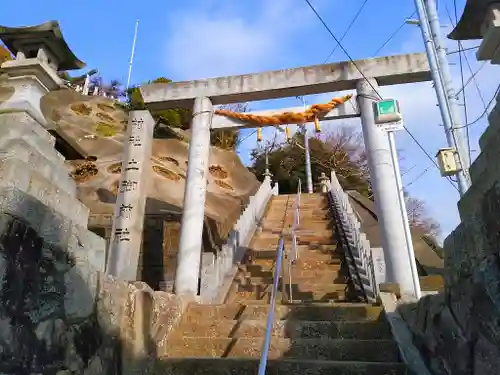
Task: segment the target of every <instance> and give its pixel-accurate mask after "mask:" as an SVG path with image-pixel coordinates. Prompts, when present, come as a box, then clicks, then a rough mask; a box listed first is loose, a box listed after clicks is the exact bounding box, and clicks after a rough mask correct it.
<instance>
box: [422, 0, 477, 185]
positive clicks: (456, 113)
mask: <svg viewBox="0 0 500 375" xmlns="http://www.w3.org/2000/svg"><path fill="white" fill-rule="evenodd" d="M424 3H425V7H426V10H427V17H428V19H429V25H430V28H431V35H432V39H433V41H434V46H435V48H436V55H437V59H438V63H439V67H440V71H441V78H442V81H443V85H444V88H445V92H446V94H447V96H448V105H449V111H450V116H451V120H452V122H453V129H452V136H453V137H454V138H455V142H456V144H457V151H458V152H459V156H460V161H461V163H462V168H463V172H464V173H465V174H466V176H465V177H466V179H467V183H468V185H467V187H469V184H470V181H469V175H468V172H469V167H470V159H469V152H468V150H467V147H466V144H465V142H464V135H463V133H464V132H463V130H462V129H463V127H462V124H461V119H460V110H459V107H458V98H457V94H456V92H455V88H454V87H453V80H452V78H451V72H450V65H449V63H448V57H447V54H446V49H445V48H444V41H443V37H442V35H441V31H440V29H441V25H440V24H439V16H438V12H437V6H436V1H435V0H424Z"/></svg>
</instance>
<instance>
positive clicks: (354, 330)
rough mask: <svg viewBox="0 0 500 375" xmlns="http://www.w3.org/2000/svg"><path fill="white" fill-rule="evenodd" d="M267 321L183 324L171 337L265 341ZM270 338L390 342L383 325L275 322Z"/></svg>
mask: <svg viewBox="0 0 500 375" xmlns="http://www.w3.org/2000/svg"><path fill="white" fill-rule="evenodd" d="M265 332H266V320H265V319H260V320H249V319H244V320H241V319H240V320H229V319H226V320H215V321H214V320H212V321H207V320H203V321H199V322H194V321H183V322H182V323H181V324H180V325H179V327H178V329H177V330H176V331H175V333H174V335H176V336H179V337H237V338H239V337H264V335H265ZM272 336H273V337H284V338H292V339H296V338H331V339H358V340H380V339H391V338H392V332H391V328H390V326H389V324H387V323H385V322H369V321H368V322H332V321H307V320H278V321H275V322H274V324H273V328H272Z"/></svg>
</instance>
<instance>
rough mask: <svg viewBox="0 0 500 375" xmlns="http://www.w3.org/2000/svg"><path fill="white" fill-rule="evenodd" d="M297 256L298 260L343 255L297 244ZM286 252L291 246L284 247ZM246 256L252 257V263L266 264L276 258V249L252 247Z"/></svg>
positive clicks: (324, 258)
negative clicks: (310, 248)
mask: <svg viewBox="0 0 500 375" xmlns="http://www.w3.org/2000/svg"><path fill="white" fill-rule="evenodd" d="M296 250H297V253H298V257H299V258H300V259H299V261H300V260H309V261H313V260H324V261H327V260H330V259H335V258H337V259H341V258H342V257H343V255H342V254H339V253H337V252H334V251H331V252H330V251H321V250H309V249H308V248H307V247H305V246H297V248H296ZM285 251H286V254H291V252H292V248H291V247H288V248H286V247H285ZM248 258H249V259H252V263H253V264H262V265H267V264H272V263H274V262H275V260H276V249H269V250H263V249H258V250H257V249H252V250H251V251H250V254H248Z"/></svg>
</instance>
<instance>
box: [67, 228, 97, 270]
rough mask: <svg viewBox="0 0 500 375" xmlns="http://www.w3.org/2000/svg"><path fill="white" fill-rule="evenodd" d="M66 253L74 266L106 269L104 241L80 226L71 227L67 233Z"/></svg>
mask: <svg viewBox="0 0 500 375" xmlns="http://www.w3.org/2000/svg"><path fill="white" fill-rule="evenodd" d="M68 252H69V253H70V254H71V255H72V256H73V257H74V259H75V262H76V264H83V266H85V265H86V263H89V264H91V265H92V266H93V267H94V268H95V269H96V270H98V271H101V272H104V271H105V268H106V240H105V239H104V238H102V237H100V236H98V235H97V234H95V233H94V232H92V231H90V230H88V229H87V228H85V227H82V226H80V225H74V224H73V225H72V226H71V228H70V233H69V246H68Z"/></svg>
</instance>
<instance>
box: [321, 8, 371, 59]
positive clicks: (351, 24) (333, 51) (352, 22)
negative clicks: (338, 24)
mask: <svg viewBox="0 0 500 375" xmlns="http://www.w3.org/2000/svg"><path fill="white" fill-rule="evenodd" d="M368 1H370V0H365V1H363V4H361V6H360V7H359V9H358V11H357V13H356V14H355V15H354V17H353V19H352V21H351V23H350V24H349V26H347V29H346V31H345V32H344V34H343V35H342V37H341V38H340V42H342V41H343V40H344V38H345V37H346V35H347V33H349V31H350V30H351V28H352V26H353V25H354V23H355V22H356V20H357V19H358V17H359V15H360V14H361V12H362V11H363V9H364V7H365V5H366V3H368ZM338 46H339V44H336V45H335V47H334V48H333V49H332V51H331V52H330V54H329V55H328V57H327V58H326V59H325V61H324V62H323V64H325V63H326V62H328V60H329V59H330V57H332V55H333V54H334V53H335V51H336V50H337V47H338Z"/></svg>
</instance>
